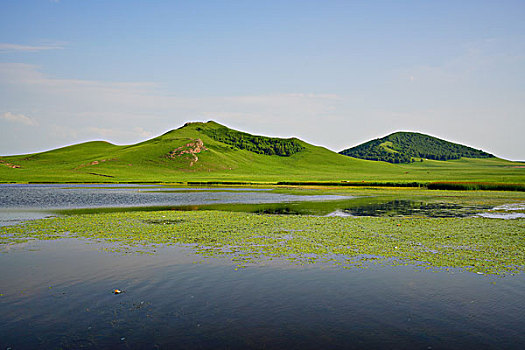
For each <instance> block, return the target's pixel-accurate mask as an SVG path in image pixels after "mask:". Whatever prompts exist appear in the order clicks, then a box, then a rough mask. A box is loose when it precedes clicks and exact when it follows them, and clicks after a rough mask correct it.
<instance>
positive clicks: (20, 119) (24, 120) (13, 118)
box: [0, 112, 38, 126]
mask: <svg viewBox="0 0 525 350" xmlns="http://www.w3.org/2000/svg"><path fill="white" fill-rule="evenodd" d="M0 118H2V119H4V120H7V121H10V122H14V123H21V124H25V125H29V126H37V125H38V122H37V121H36V120H34V119H33V118H30V117H28V116H26V115H23V114H13V113H11V112H5V113H4V114H2V115H0Z"/></svg>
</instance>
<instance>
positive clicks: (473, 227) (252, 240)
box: [0, 211, 525, 274]
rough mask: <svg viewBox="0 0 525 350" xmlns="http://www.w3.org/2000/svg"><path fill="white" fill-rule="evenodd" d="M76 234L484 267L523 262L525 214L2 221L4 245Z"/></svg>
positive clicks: (239, 250) (225, 253)
mask: <svg viewBox="0 0 525 350" xmlns="http://www.w3.org/2000/svg"><path fill="white" fill-rule="evenodd" d="M64 237H73V238H81V239H91V240H95V241H104V242H113V243H115V244H116V246H117V247H120V248H121V249H123V250H126V251H135V252H148V251H150V252H151V251H153V249H154V248H155V245H159V244H162V245H189V246H192V247H193V248H194V249H195V251H196V252H197V253H198V254H200V255H202V256H205V257H220V256H222V257H229V258H231V260H232V261H233V262H234V263H235V264H236V265H238V266H239V267H245V266H247V265H249V264H256V263H257V262H260V261H264V260H266V259H273V258H279V259H285V260H289V261H291V262H292V263H294V264H307V263H315V262H318V261H319V262H328V263H331V264H333V265H341V266H343V267H352V266H358V267H359V266H361V265H362V264H363V263H364V262H366V261H370V260H379V261H382V262H384V263H387V264H390V265H399V264H416V265H420V266H427V267H429V268H440V269H441V268H443V269H450V268H460V269H463V270H467V271H471V272H476V273H483V274H509V273H518V272H521V271H523V270H524V269H525V220H523V219H517V220H499V219H486V218H479V217H477V218H474V217H472V218H421V217H417V218H414V217H409V218H389V217H361V218H345V217H313V216H301V215H297V216H284V215H260V214H250V213H238V212H221V211H195V212H180V211H157V212H128V213H101V214H90V215H71V216H63V217H54V218H48V219H41V220H35V221H30V222H27V223H25V224H21V225H17V226H8V227H1V228H0V250H1V251H7V248H8V247H10V246H12V245H14V244H17V243H20V242H23V241H27V240H32V239H46V240H48V239H60V238H64Z"/></svg>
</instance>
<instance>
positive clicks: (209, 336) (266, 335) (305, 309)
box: [0, 185, 525, 349]
mask: <svg viewBox="0 0 525 350" xmlns="http://www.w3.org/2000/svg"><path fill="white" fill-rule="evenodd" d="M321 201H330V202H326V206H325V208H326V209H324V210H321V209H319V204H320V203H325V202H321ZM352 201H357V202H359V201H361V202H359V203H358V204H359V205H353V204H351V203H353V202H352ZM393 201H394V200H393V199H391V198H384V199H381V200H375V199H372V198H364V199H363V198H349V197H341V196H323V195H319V196H310V195H308V196H298V195H289V194H279V193H272V192H271V191H269V190H264V189H246V188H239V189H235V188H228V189H220V188H209V189H202V188H199V189H191V188H166V187H158V186H135V185H133V186H107V185H103V186H102V185H99V186H94V185H75V186H70V185H67V186H65V185H1V186H0V207H1V210H0V211H1V212H2V215H3V217H2V220H3V224H4V225H13V224H16V223H19V222H22V221H23V220H30V219H33V218H39V217H45V216H50V215H57V213H60V211H61V210H64V209H67V210H73V212H74V211H75V210H84V209H90V208H99V209H101V210H106V209H107V208H117V209H118V210H129V208H134V209H141V210H142V209H143V210H155V208H157V207H158V208H162V209H166V208H175V209H182V210H190V208H193V209H191V210H194V209H200V208H203V209H207V210H208V209H210V207H209V206H217V208H223V209H228V210H229V209H231V208H234V209H235V210H239V211H240V210H246V211H249V212H257V211H259V212H262V213H266V212H272V210H273V212H276V213H285V212H288V213H290V214H298V213H300V214H304V213H312V214H314V215H319V214H323V215H329V214H331V213H332V214H333V213H334V212H336V213H337V212H339V213H345V215H349V216H348V217H346V218H344V220H356V219H355V218H354V217H353V216H358V215H360V213H363V215H369V216H370V215H373V214H374V213H379V214H377V215H380V213H383V214H382V215H388V216H391V215H396V216H397V215H412V214H413V213H414V212H423V214H422V215H428V216H431V215H434V214H435V213H436V212H435V211H432V210H431V209H432V208H433V207H432V205H431V204H429V203H426V202H421V201H415V203H416V204H414V203H406V202H404V201H403V199H399V200H398V202H393ZM279 202H280V203H279ZM221 206H222V207H221ZM374 206H375V207H374ZM272 208H273V209H272ZM275 208H280V209H275ZM283 208H287V209H283ZM372 208H375V211H373V210H372ZM396 208H397V209H396ZM410 208H412V209H415V211H414V210H409V209H410ZM484 208H485V207H484V206H479V207H468V208H465V207H461V208H457V207H455V206H454V205H439V206H437V207H436V208H435V209H436V210H438V212H440V213H442V214H439V215H440V217H447V215H449V214H450V212H453V213H454V212H456V211H459V214H457V216H460V217H461V215H475V212H478V211H480V210H484ZM512 208H514V207H512ZM398 209H399V210H398ZM407 210H408V212H407ZM68 213H71V212H68ZM385 213H386V214H385ZM24 215H25V216H24ZM265 215H266V214H265ZM336 215H338V214H336ZM350 215H351V216H350ZM0 247H2V250H1V252H2V253H1V254H0V266H1V267H2V272H1V278H0V294H1V296H0V324H1V325H2V326H1V327H0V348H1V349H7V348H12V349H33V348H67V349H78V348H122V349H127V348H139V349H156V348H183V349H194V348H200V349H216V348H230V349H232V348H233V349H245V348H257V349H259V348H269V349H280V348H306V349H319V348H345V349H362V348H378V349H383V348H392V349H406V348H419V349H441V348H446V349H464V348H481V349H488V348H497V349H522V348H524V347H525V332H523V330H525V316H524V315H525V278H524V275H523V274H516V275H506V276H505V277H497V276H489V275H479V274H476V273H470V272H464V271H462V270H459V269H451V270H450V271H444V270H439V269H438V270H435V269H430V270H429V269H426V268H424V267H418V266H415V265H408V266H388V265H384V264H379V263H373V262H368V263H367V264H365V266H363V267H362V268H351V269H344V268H342V267H338V266H333V265H331V264H325V263H322V262H319V263H316V264H307V265H304V266H303V265H295V264H292V263H290V262H289V261H287V260H284V259H273V260H271V261H262V262H261V263H259V264H252V265H250V266H248V267H247V268H242V269H238V268H237V267H236V266H235V265H234V264H233V263H232V261H231V260H230V259H228V258H227V257H214V258H203V256H202V255H198V254H196V253H195V251H194V249H193V247H191V246H182V245H171V246H166V245H156V246H154V247H153V248H151V249H150V250H149V252H152V253H153V254H139V253H137V252H134V251H129V252H123V251H118V249H114V248H118V245H117V246H116V243H112V242H107V241H104V240H99V239H77V238H61V239H56V240H30V241H28V242H24V243H19V244H7V245H6V244H4V245H3V246H2V245H0ZM115 250H116V252H115ZM115 289H119V290H122V291H123V292H122V293H120V294H114V293H113V291H114V290H115Z"/></svg>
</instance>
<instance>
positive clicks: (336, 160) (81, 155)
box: [0, 122, 525, 183]
mask: <svg viewBox="0 0 525 350" xmlns="http://www.w3.org/2000/svg"><path fill="white" fill-rule="evenodd" d="M522 165H523V164H521V163H514V162H510V161H506V160H502V159H498V158H484V159H463V158H462V159H458V160H452V161H448V162H440V161H434V160H428V161H425V162H423V163H419V162H416V163H412V164H390V163H385V162H375V161H369V160H362V159H356V158H352V157H347V156H344V155H341V154H338V153H335V152H333V151H330V150H328V149H326V148H323V147H318V146H314V145H311V144H308V143H306V142H304V141H302V140H299V139H295V138H293V139H278V138H270V137H264V136H255V135H250V134H247V133H243V132H240V131H235V130H232V129H228V128H226V127H225V126H223V125H220V124H218V123H215V122H207V123H187V124H185V125H184V126H183V127H181V128H178V129H176V130H172V131H169V132H167V133H165V134H163V135H161V136H158V137H155V138H153V139H151V140H147V141H144V142H141V143H138V144H134V145H124V146H119V145H113V144H111V143H108V142H102V141H95V142H87V143H82V144H78V145H73V146H68V147H64V148H60V149H56V150H51V151H48V152H42V153H35V154H28V155H19V156H9V157H0V182H188V181H202V182H206V181H231V182H278V181H332V182H334V181H335V182H340V181H359V182H361V181H379V182H413V181H417V182H430V181H489V182H505V183H525V169H524V168H523V167H520V166H522Z"/></svg>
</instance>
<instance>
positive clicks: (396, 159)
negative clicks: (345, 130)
mask: <svg viewBox="0 0 525 350" xmlns="http://www.w3.org/2000/svg"><path fill="white" fill-rule="evenodd" d="M339 153H340V154H343V155H346V156H350V157H355V158H360V159H369V160H381V161H385V162H389V163H410V162H413V161H414V158H420V159H421V158H426V159H434V160H450V159H460V158H493V157H494V156H493V155H492V154H489V153H486V152H483V151H481V150H477V149H474V148H472V147H468V146H464V145H460V144H457V143H453V142H449V141H445V140H442V139H439V138H437V137H433V136H429V135H425V134H420V133H415V132H403V131H400V132H395V133H393V134H390V135H388V136H385V137H383V138H380V139H375V140H371V141H368V142H365V143H363V144H360V145H358V146H355V147H352V148H348V149H345V150H343V151H341V152H339Z"/></svg>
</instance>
